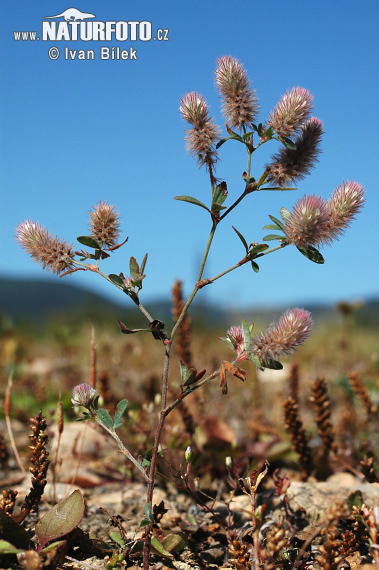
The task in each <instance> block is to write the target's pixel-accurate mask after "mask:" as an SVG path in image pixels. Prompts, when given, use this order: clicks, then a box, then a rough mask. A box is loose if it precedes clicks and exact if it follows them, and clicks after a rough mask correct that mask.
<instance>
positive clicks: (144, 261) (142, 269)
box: [140, 253, 147, 275]
mask: <svg viewBox="0 0 379 570" xmlns="http://www.w3.org/2000/svg"><path fill="white" fill-rule="evenodd" d="M146 261H147V253H145V257H144V258H143V260H142V263H141V269H140V273H141V275H143V273H144V271H145V267H146Z"/></svg>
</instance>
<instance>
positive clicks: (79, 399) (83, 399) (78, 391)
mask: <svg viewBox="0 0 379 570" xmlns="http://www.w3.org/2000/svg"><path fill="white" fill-rule="evenodd" d="M97 395H98V394H97V391H96V390H95V388H92V386H90V384H86V383H83V384H78V385H77V386H75V387H74V388H73V390H72V398H71V402H72V403H73V404H74V406H83V407H84V408H87V409H91V408H92V406H93V403H94V401H95V398H96V396H97Z"/></svg>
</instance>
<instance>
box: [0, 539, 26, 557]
mask: <svg viewBox="0 0 379 570" xmlns="http://www.w3.org/2000/svg"><path fill="white" fill-rule="evenodd" d="M19 552H25V550H23V549H20V548H16V547H15V546H13V544H11V543H10V542H8V541H7V540H0V554H18V553H19Z"/></svg>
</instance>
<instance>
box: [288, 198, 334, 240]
mask: <svg viewBox="0 0 379 570" xmlns="http://www.w3.org/2000/svg"><path fill="white" fill-rule="evenodd" d="M284 232H285V234H286V237H287V241H288V242H289V243H292V244H293V245H296V246H298V247H308V246H309V245H312V246H314V245H318V244H319V243H321V242H322V241H323V240H325V236H327V235H328V233H329V215H328V208H327V204H326V202H325V201H324V200H323V199H322V198H320V197H319V196H303V197H302V198H300V199H299V200H298V201H297V202H296V204H295V206H294V208H293V210H292V212H291V213H290V214H289V216H288V217H286V219H285V224H284Z"/></svg>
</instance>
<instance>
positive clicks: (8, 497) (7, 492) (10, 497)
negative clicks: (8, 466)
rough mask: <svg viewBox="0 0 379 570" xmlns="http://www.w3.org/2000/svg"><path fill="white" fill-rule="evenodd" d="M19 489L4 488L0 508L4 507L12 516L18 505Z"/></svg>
mask: <svg viewBox="0 0 379 570" xmlns="http://www.w3.org/2000/svg"><path fill="white" fill-rule="evenodd" d="M17 494H18V491H14V490H13V489H3V491H2V495H3V496H2V497H1V499H0V509H2V510H3V511H4V512H5V513H7V515H9V516H12V514H13V511H14V508H15V505H16V497H17Z"/></svg>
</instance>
